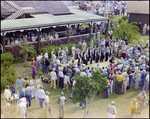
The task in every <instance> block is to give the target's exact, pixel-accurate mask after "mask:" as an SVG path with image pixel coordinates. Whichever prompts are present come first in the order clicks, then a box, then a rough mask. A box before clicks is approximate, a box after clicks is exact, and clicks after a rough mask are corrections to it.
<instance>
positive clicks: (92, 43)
mask: <svg viewBox="0 0 150 119" xmlns="http://www.w3.org/2000/svg"><path fill="white" fill-rule="evenodd" d="M91 45H92V48H93V46H94V42H93V40H91Z"/></svg>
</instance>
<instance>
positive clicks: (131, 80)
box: [129, 71, 134, 88]
mask: <svg viewBox="0 0 150 119" xmlns="http://www.w3.org/2000/svg"><path fill="white" fill-rule="evenodd" d="M133 80H134V77H133V74H132V72H131V71H129V87H130V88H131V87H132V86H133Z"/></svg>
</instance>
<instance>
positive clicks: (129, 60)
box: [128, 57, 132, 65]
mask: <svg viewBox="0 0 150 119" xmlns="http://www.w3.org/2000/svg"><path fill="white" fill-rule="evenodd" d="M131 61H132V59H131V57H129V59H128V65H130V62H131Z"/></svg>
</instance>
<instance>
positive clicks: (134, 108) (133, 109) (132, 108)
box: [129, 99, 138, 118]
mask: <svg viewBox="0 0 150 119" xmlns="http://www.w3.org/2000/svg"><path fill="white" fill-rule="evenodd" d="M137 107H138V103H137V101H136V99H133V101H132V102H131V104H130V109H129V111H130V112H131V118H134V117H135V114H136V113H137Z"/></svg>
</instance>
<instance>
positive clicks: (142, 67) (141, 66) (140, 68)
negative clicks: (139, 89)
mask: <svg viewBox="0 0 150 119" xmlns="http://www.w3.org/2000/svg"><path fill="white" fill-rule="evenodd" d="M144 67H145V66H144V65H143V63H141V65H140V66H139V70H140V71H142V70H143V69H144Z"/></svg>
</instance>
